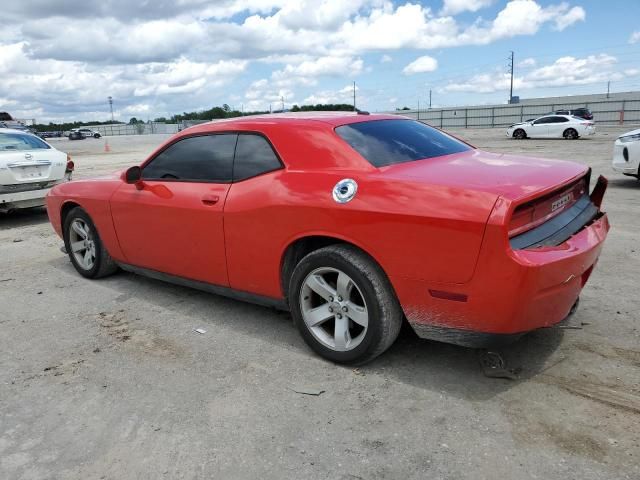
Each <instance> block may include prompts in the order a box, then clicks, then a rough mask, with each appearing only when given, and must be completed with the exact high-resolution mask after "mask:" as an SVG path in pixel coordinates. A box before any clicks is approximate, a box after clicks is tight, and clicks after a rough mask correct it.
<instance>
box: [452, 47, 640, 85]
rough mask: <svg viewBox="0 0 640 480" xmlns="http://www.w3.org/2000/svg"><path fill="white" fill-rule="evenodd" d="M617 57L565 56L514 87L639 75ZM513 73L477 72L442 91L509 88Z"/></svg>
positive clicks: (519, 78) (518, 79)
mask: <svg viewBox="0 0 640 480" xmlns="http://www.w3.org/2000/svg"><path fill="white" fill-rule="evenodd" d="M616 63H617V59H616V58H615V57H613V56H611V55H607V54H600V55H589V56H587V57H584V58H575V57H561V58H558V59H557V60H556V61H555V62H553V63H552V64H550V65H544V66H541V67H538V68H535V69H533V70H531V71H529V72H527V73H525V74H524V75H522V76H518V75H516V76H515V77H514V89H516V90H518V89H520V90H522V89H532V88H545V87H566V86H575V85H588V84H593V83H605V82H607V81H609V80H613V81H618V80H621V79H623V78H625V77H632V76H636V75H638V73H640V70H638V69H627V70H624V71H618V70H616V69H615V66H616ZM509 83H510V76H509V74H507V73H505V72H504V71H493V72H488V73H482V74H478V75H474V76H472V77H470V78H469V79H467V80H465V81H462V82H455V83H450V84H448V85H447V86H445V87H444V88H442V89H441V90H442V92H470V93H476V92H477V93H493V92H497V91H501V90H502V91H506V90H508V88H509Z"/></svg>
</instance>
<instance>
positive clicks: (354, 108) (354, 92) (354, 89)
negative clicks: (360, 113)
mask: <svg viewBox="0 0 640 480" xmlns="http://www.w3.org/2000/svg"><path fill="white" fill-rule="evenodd" d="M353 111H354V112H356V111H357V110H356V82H353Z"/></svg>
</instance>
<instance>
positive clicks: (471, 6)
mask: <svg viewBox="0 0 640 480" xmlns="http://www.w3.org/2000/svg"><path fill="white" fill-rule="evenodd" d="M493 1H494V0H444V4H443V6H442V14H443V15H457V14H458V13H461V12H465V11H469V12H477V11H478V10H480V9H481V8H484V7H488V6H489V5H491V4H492V3H493Z"/></svg>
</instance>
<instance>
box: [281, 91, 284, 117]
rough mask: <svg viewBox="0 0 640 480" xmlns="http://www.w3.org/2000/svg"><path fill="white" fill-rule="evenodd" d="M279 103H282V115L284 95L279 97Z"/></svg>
mask: <svg viewBox="0 0 640 480" xmlns="http://www.w3.org/2000/svg"><path fill="white" fill-rule="evenodd" d="M280 101H281V102H282V113H284V95H283V96H281V97H280Z"/></svg>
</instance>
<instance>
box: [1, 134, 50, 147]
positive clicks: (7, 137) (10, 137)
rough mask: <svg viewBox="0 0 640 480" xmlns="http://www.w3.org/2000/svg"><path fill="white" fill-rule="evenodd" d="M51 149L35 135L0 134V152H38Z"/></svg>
mask: <svg viewBox="0 0 640 480" xmlns="http://www.w3.org/2000/svg"><path fill="white" fill-rule="evenodd" d="M46 148H51V147H49V145H47V144H46V143H45V142H43V141H42V140H40V139H39V138H38V137H36V136H35V135H30V134H24V133H9V132H0V151H7V150H10V151H13V150H38V149H46Z"/></svg>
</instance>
